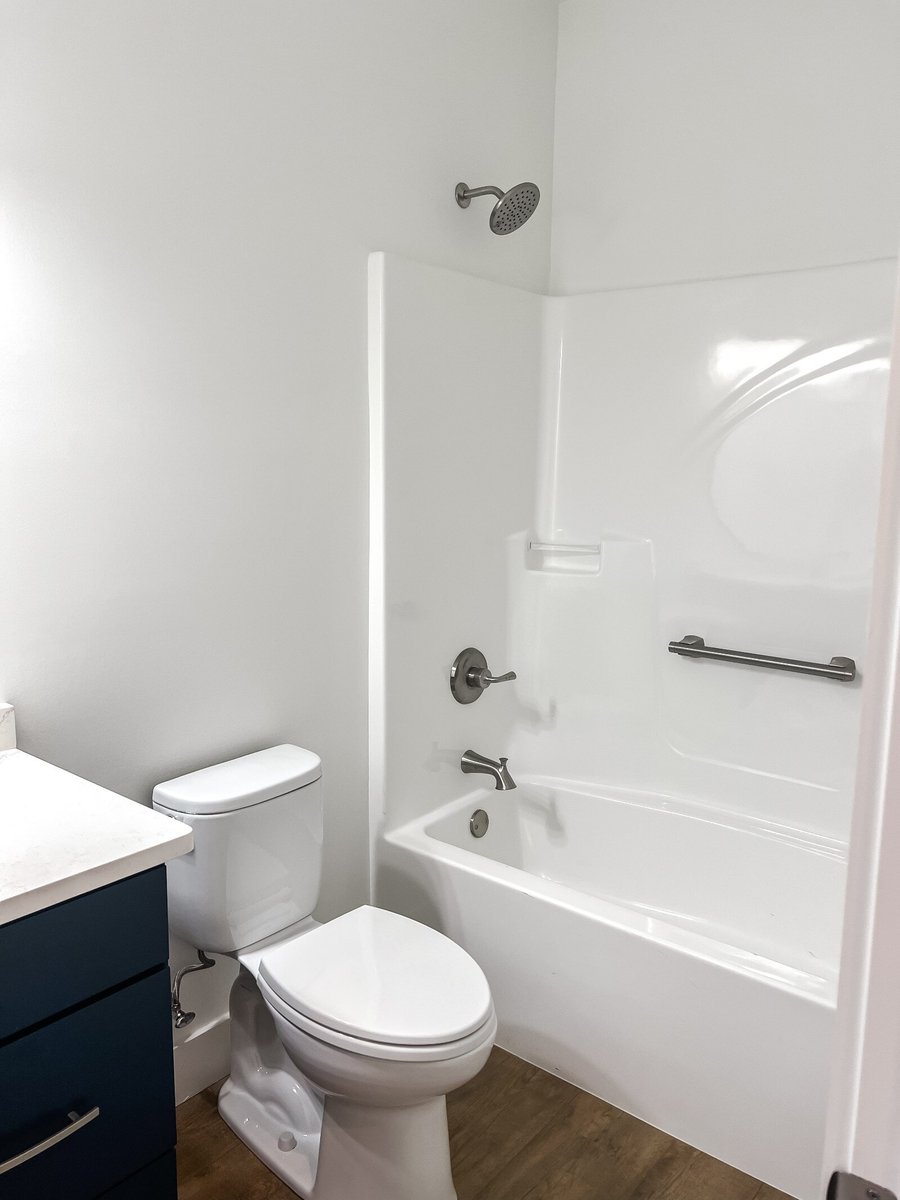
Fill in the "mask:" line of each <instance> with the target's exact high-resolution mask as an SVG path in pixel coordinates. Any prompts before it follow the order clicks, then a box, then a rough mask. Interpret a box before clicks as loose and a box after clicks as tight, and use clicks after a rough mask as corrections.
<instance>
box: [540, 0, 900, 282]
mask: <svg viewBox="0 0 900 1200" xmlns="http://www.w3.org/2000/svg"><path fill="white" fill-rule="evenodd" d="M898 58H900V6H898V5H897V4H896V3H894V0H855V2H852V3H851V2H848V0H792V2H791V3H784V0H755V2H754V3H752V4H746V3H740V2H739V0H681V2H680V3H678V4H667V3H665V2H663V0H562V3H561V5H560V29H559V79H558V90H557V105H556V157H555V180H554V211H553V272H552V285H553V289H554V291H556V292H560V293H564V294H569V293H572V292H588V291H596V290H599V289H601V288H611V287H627V286H631V285H635V284H647V283H657V282H663V281H668V280H683V279H702V278H712V277H718V276H722V275H740V274H748V273H753V272H757V271H775V270H788V269H792V268H795V267H808V266H823V265H826V264H834V263H841V262H849V261H856V260H859V259H868V258H877V257H885V256H893V255H894V254H895V253H896V250H897V241H898V229H900V157H898V155H897V153H896V147H897V144H898V141H900V72H898V71H897V61H898Z"/></svg>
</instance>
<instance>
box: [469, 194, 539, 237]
mask: <svg viewBox="0 0 900 1200" xmlns="http://www.w3.org/2000/svg"><path fill="white" fill-rule="evenodd" d="M455 195H456V203H457V204H458V205H459V207H460V208H468V207H469V205H470V204H471V202H472V197H473V196H496V197H497V203H496V204H495V205H494V207H493V209H492V210H491V233H497V234H501V235H503V234H506V233H514V232H515V231H516V230H517V229H519V228H520V227H521V226H522V225H524V224H525V222H526V221H527V220H528V218H529V217H530V216H531V215H532V213H533V212H534V210H535V209H536V208H537V206H538V204H539V203H540V199H541V193H540V190H539V188H538V185H537V184H536V183H517V184H516V186H515V187H514V188H510V189H509V191H508V192H501V191H500V189H499V188H498V187H478V188H470V187H469V185H468V184H466V183H458V184H457V185H456V193H455Z"/></svg>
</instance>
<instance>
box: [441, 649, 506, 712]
mask: <svg viewBox="0 0 900 1200" xmlns="http://www.w3.org/2000/svg"><path fill="white" fill-rule="evenodd" d="M515 678H516V673H515V671H507V672H506V674H505V675H492V674H491V673H490V671H489V670H488V665H487V659H486V658H485V657H484V655H483V654H482V653H481V651H480V650H476V649H475V647H474V646H467V647H466V649H465V650H461V651H460V653H459V654H457V656H456V658H455V660H454V662H453V666H452V667H451V668H450V691H451V692H452V694H453V699H454V700H456V702H457V703H458V704H471V703H472V702H473V701H475V700H477V699H478V698H479V696H481V694H482V693H483V692H485V691H486V690H487V689H488V688H489V687H490V686H491V684H492V683H509V682H510V681H511V680H513V679H515Z"/></svg>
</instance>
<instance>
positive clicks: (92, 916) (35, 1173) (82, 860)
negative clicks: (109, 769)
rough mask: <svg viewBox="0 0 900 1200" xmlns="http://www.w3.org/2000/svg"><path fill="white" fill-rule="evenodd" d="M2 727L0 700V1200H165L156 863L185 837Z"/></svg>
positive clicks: (161, 924)
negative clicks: (30, 749) (47, 759)
mask: <svg viewBox="0 0 900 1200" xmlns="http://www.w3.org/2000/svg"><path fill="white" fill-rule="evenodd" d="M11 728H12V726H11V713H10V712H8V710H7V709H6V707H5V706H0V739H2V740H0V1200H13V1198H14V1200H56V1198H57V1197H58V1198H59V1200H62V1198H63V1197H65V1198H66V1200H100V1198H101V1197H102V1198H103V1200H175V1197H176V1183H175V1149H174V1147H175V1106H174V1089H173V1078H172V1034H171V1020H170V1011H169V971H168V922H167V912H166V876H165V867H164V866H163V865H162V864H163V863H165V862H166V861H167V860H169V859H171V858H173V857H175V856H177V855H179V854H183V853H185V852H187V851H189V850H190V849H191V846H192V836H191V831H190V829H189V828H188V827H187V826H185V825H183V824H181V823H180V822H177V821H173V820H170V819H168V818H166V817H163V816H160V815H159V814H158V813H154V812H152V811H151V810H149V809H146V808H144V807H143V806H142V805H139V804H135V803H133V802H132V801H130V800H126V799H124V798H123V797H121V796H117V795H115V794H114V793H112V792H108V791H106V790H105V789H104V788H100V787H97V786H96V785H94V784H90V783H87V782H86V781H85V780H82V779H79V778H77V777H76V776H73V775H70V774H69V773H68V772H66V771H61V770H59V769H58V768H56V767H52V766H50V765H49V764H47V763H44V762H42V761H40V760H39V759H36V758H33V757H32V756H31V755H28V754H25V753H23V752H22V751H21V750H17V749H16V748H15V742H14V735H12V736H11V734H10V729H11ZM10 743H12V744H10Z"/></svg>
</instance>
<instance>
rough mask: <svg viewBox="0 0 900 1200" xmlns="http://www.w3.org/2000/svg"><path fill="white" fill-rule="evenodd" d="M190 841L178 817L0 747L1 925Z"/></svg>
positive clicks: (161, 858)
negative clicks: (167, 815)
mask: <svg viewBox="0 0 900 1200" xmlns="http://www.w3.org/2000/svg"><path fill="white" fill-rule="evenodd" d="M0 707H2V706H0ZM193 844H194V843H193V834H192V833H191V830H190V827H189V826H187V825H185V824H183V823H182V822H181V821H176V820H173V819H172V818H171V817H166V816H163V815H162V814H161V813H157V812H154V811H153V810H152V809H150V808H145V807H144V806H143V805H142V804H137V803H135V801H133V800H126V799H125V797H124V796H118V795H116V793H115V792H110V791H107V789H106V788H102V787H98V786H97V784H95V783H88V782H87V780H85V779H80V778H79V777H78V776H77V775H72V774H70V773H69V772H68V771H62V770H60V769H59V767H52V766H50V764H49V763H45V762H42V761H41V759H39V758H34V757H32V755H30V754H26V753H25V752H24V751H22V750H13V749H7V750H4V749H0V925H5V924H6V923H7V922H9V921H15V920H16V919H17V918H18V917H25V916H27V915H28V914H29V913H34V912H38V911H39V910H40V909H42V908H48V907H49V906H50V905H51V904H59V902H60V901H61V900H71V899H72V897H73V896H80V895H82V894H83V893H84V892H90V891H92V890H93V889H94V888H98V887H103V886H104V885H105V884H107V883H115V882H116V880H119V879H125V878H126V877H127V876H128V875H135V874H136V873H137V872H138V871H146V870H148V869H149V868H150V867H158V866H159V865H160V864H161V863H164V862H167V861H168V860H169V859H170V858H176V857H177V856H178V855H179V854H186V853H187V852H188V851H189V850H191V849H192V848H193Z"/></svg>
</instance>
